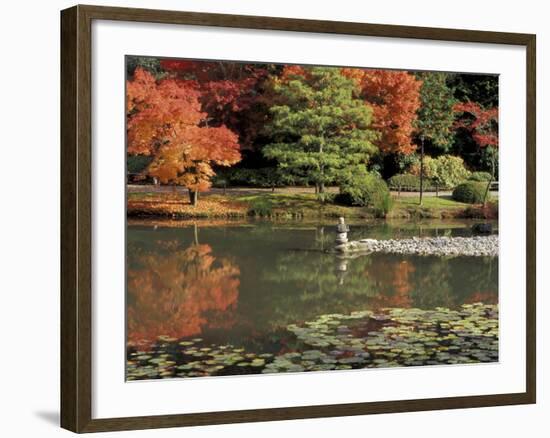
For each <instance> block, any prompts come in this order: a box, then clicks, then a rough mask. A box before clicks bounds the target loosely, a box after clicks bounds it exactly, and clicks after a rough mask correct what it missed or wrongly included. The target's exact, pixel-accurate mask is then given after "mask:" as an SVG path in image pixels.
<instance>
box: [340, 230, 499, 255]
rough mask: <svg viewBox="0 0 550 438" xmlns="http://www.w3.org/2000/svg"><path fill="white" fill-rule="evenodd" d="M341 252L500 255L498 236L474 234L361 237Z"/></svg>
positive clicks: (343, 247)
mask: <svg viewBox="0 0 550 438" xmlns="http://www.w3.org/2000/svg"><path fill="white" fill-rule="evenodd" d="M334 249H335V251H337V252H339V253H343V254H346V253H371V252H385V253H394V254H416V255H436V256H461V255H462V256H478V257H482V256H485V257H495V256H498V235H491V236H473V237H413V238H411V239H389V240H376V239H362V240H356V241H351V242H347V243H344V244H341V245H337V246H336V247H335V248H334Z"/></svg>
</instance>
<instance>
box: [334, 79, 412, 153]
mask: <svg viewBox="0 0 550 438" xmlns="http://www.w3.org/2000/svg"><path fill="white" fill-rule="evenodd" d="M342 72H343V74H344V75H345V76H347V77H349V78H352V79H354V80H355V81H356V82H357V84H358V85H359V87H360V89H361V97H362V98H363V99H365V101H366V102H368V103H369V104H370V105H371V106H372V108H373V110H374V123H373V128H375V129H376V130H378V131H379V132H380V138H379V140H378V142H377V144H378V147H379V149H380V151H381V152H383V153H394V152H399V153H402V154H405V155H408V154H411V153H413V152H414V151H415V150H416V145H414V144H413V142H412V141H411V138H412V134H413V132H414V122H415V120H416V118H417V114H416V113H417V110H418V108H419V107H420V87H421V85H422V82H421V81H419V80H417V79H416V78H415V77H414V76H413V75H412V74H410V73H408V72H405V71H392V70H366V69H358V68H344V69H342Z"/></svg>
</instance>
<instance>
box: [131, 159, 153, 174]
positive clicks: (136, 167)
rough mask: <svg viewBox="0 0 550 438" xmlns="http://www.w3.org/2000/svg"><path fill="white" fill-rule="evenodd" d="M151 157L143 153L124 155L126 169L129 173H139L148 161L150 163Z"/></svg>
mask: <svg viewBox="0 0 550 438" xmlns="http://www.w3.org/2000/svg"><path fill="white" fill-rule="evenodd" d="M151 161H152V158H151V157H147V156H145V155H127V156H126V171H127V172H128V173H129V174H134V175H136V174H139V173H141V172H143V171H144V170H145V169H146V168H147V166H148V165H149V163H151Z"/></svg>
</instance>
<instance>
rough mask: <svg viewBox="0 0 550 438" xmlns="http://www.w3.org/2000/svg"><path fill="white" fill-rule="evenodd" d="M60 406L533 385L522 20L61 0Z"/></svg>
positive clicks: (184, 404) (531, 230)
mask: <svg viewBox="0 0 550 438" xmlns="http://www.w3.org/2000/svg"><path fill="white" fill-rule="evenodd" d="M61 55H62V56H61V121H62V126H61V148H62V153H61V160H62V162H61V172H62V173H61V180H62V181H61V217H62V223H61V265H62V272H61V280H62V281H61V425H62V427H64V428H66V429H69V430H72V431H75V432H95V431H112V430H125V429H145V428H160V427H175V426H192V425H207V424H221V423H236V422H253V421H272V420H287V419H299V418H316V417H329V416H346V415H364V414H374V413H395V412H406V411H420V410H435V409H455V408H470V407H484V406H498V405H512V404H527V403H535V400H536V396H535V386H536V385H535V383H536V370H535V362H536V360H535V309H536V307H535V216H536V204H535V35H528V34H516V33H501V32H485V31H473V30H456V29H436V28H420V27H408V26H395V25H391V26H390V25H380V24H364V23H347V22H331V21H312V20H301V19H300V20H298V19H288V18H274V17H255V16H234V15H221V14H205V13H194V12H173V11H157V10H143V9H125V8H110V7H96V6H75V7H73V8H70V9H66V10H64V11H62V13H61Z"/></svg>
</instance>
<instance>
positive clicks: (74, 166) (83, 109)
mask: <svg viewBox="0 0 550 438" xmlns="http://www.w3.org/2000/svg"><path fill="white" fill-rule="evenodd" d="M93 20H114V21H128V22H147V23H164V24H187V25H196V26H219V27H228V28H247V29H260V30H285V31H295V32H315V33H327V34H348V35H356V36H375V37H389V38H412V39H426V40H436V41H453V42H477V43H491V44H503V45H519V46H524V47H525V48H526V59H527V63H526V66H525V68H526V77H527V90H526V96H525V98H526V103H527V106H526V108H527V114H526V116H527V117H526V120H527V126H526V134H527V137H526V144H527V193H526V199H527V211H526V220H527V236H526V242H527V246H526V256H527V266H526V269H527V271H526V272H527V284H526V291H527V297H526V305H527V319H526V333H527V338H526V347H527V348H526V365H527V368H526V391H525V392H522V393H510V394H498V395H481V396H461V397H447V398H431V399H417V400H404V401H403V400H397V401H383V402H366V403H347V404H336V405H322V406H301V407H289V408H273V409H252V410H240V411H226V412H207V413H194V414H180V415H160V416H141V417H127V418H107V419H103V418H102V419H93V418H92V357H91V351H92V289H91V281H92V276H91V263H92V257H91V247H92V234H91V230H92V214H91V208H92V207H91V205H92V193H91V190H92V189H91V179H92V156H91V132H92V124H91V117H92V114H91V107H92V91H91V71H92V50H91V44H92V35H91V24H92V21H93ZM535 53H536V37H535V35H530V34H518V33H502V32H486V31H474V30H455V29H439V28H424V27H410V26H395V25H380V24H363V23H348V22H332V21H317V20H302V19H289V18H274V17H256V16H237V15H225V14H209V13H196V12H174V11H165V10H144V9H129V8H111V7H99V6H75V7H72V8H70V9H66V10H64V11H62V13H61V426H62V427H63V428H66V429H68V430H71V431H74V432H79V433H80V432H99V431H114V430H127V429H147V428H161V427H177V426H194V425H207V424H222V423H240V422H256V421H273V420H290V419H303V418H318V417H329V416H330V417H335V416H349V415H365V414H379V413H396V412H409V411H425V410H437V409H456V408H471V407H483V406H499V405H515V404H529V403H535V400H536V349H535V345H536V334H535V327H536V320H535V310H536V298H535V292H536V285H535V263H536V260H535V253H536V250H535V217H536V201H535V197H536V195H535V180H536V176H535V175H536V174H535V167H536V166H535V135H536V126H535V105H536V102H535V91H536V80H535V56H536V55H535Z"/></svg>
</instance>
